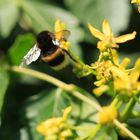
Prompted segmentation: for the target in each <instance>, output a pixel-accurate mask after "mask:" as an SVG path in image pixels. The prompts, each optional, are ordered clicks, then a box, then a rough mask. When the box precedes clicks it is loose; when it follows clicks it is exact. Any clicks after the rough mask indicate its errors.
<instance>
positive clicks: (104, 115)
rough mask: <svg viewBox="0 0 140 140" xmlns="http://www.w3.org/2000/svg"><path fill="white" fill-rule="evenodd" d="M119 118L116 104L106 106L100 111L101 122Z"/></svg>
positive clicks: (110, 121)
mask: <svg viewBox="0 0 140 140" xmlns="http://www.w3.org/2000/svg"><path fill="white" fill-rule="evenodd" d="M116 118H117V110H116V108H115V107H114V106H104V107H102V110H101V112H100V113H99V122H100V123H101V124H108V123H112V122H113V121H114V119H116Z"/></svg>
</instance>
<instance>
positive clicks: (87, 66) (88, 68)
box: [69, 50, 96, 75]
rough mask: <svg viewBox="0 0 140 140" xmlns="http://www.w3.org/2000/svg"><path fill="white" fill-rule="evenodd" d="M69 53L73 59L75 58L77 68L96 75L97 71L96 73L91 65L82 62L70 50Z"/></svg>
mask: <svg viewBox="0 0 140 140" xmlns="http://www.w3.org/2000/svg"><path fill="white" fill-rule="evenodd" d="M69 53H70V55H71V56H72V58H74V59H75V61H76V62H77V64H76V65H75V66H76V67H77V68H78V67H80V68H81V67H82V68H83V69H85V70H86V71H87V73H88V72H89V73H90V74H93V75H96V71H94V70H93V69H92V68H91V67H90V66H89V65H87V64H85V63H84V62H82V61H81V60H80V59H79V58H78V57H77V56H76V55H75V54H74V53H73V52H72V51H70V50H69ZM76 62H75V63H76Z"/></svg>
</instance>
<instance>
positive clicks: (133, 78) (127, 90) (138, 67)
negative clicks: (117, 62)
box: [110, 59, 140, 96]
mask: <svg viewBox="0 0 140 140" xmlns="http://www.w3.org/2000/svg"><path fill="white" fill-rule="evenodd" d="M125 61H126V62H124V63H127V62H128V61H129V60H127V59H125ZM124 66H126V64H124ZM110 70H111V71H112V74H113V79H114V80H113V81H114V88H115V90H116V91H117V92H121V93H124V94H126V95H128V96H131V95H133V94H136V93H138V91H140V82H139V80H138V78H139V76H140V59H138V60H137V61H136V64H135V66H134V68H133V69H132V70H131V71H130V72H127V71H126V70H125V69H124V68H122V69H121V68H119V67H114V66H113V67H111V68H110Z"/></svg>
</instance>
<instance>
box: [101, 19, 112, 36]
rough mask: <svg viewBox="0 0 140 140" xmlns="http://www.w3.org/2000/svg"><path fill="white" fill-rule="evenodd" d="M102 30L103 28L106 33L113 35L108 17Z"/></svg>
mask: <svg viewBox="0 0 140 140" xmlns="http://www.w3.org/2000/svg"><path fill="white" fill-rule="evenodd" d="M102 30H103V33H104V34H105V35H107V36H111V35H112V30H111V28H110V25H109V23H108V21H107V20H106V19H105V20H104V21H103V24H102Z"/></svg>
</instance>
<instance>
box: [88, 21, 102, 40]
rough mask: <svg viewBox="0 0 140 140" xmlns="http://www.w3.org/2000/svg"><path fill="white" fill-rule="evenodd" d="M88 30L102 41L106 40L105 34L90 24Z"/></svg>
mask: <svg viewBox="0 0 140 140" xmlns="http://www.w3.org/2000/svg"><path fill="white" fill-rule="evenodd" d="M88 28H89V30H90V32H91V34H92V35H93V36H95V37H96V38H98V39H100V40H103V39H104V34H103V33H101V32H100V31H99V30H98V29H96V28H94V27H93V26H92V25H91V24H88Z"/></svg>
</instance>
